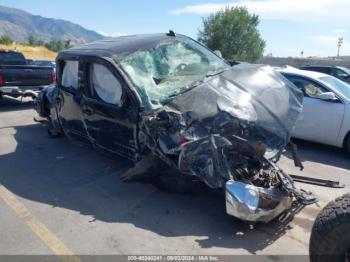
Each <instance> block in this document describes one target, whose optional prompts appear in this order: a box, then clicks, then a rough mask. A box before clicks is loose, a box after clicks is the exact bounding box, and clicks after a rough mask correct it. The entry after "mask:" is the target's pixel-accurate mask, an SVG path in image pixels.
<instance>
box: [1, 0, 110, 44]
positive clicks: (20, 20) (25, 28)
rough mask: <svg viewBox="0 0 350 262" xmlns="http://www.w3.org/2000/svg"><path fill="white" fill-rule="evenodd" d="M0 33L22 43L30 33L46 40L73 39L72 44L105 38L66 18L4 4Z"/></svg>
mask: <svg viewBox="0 0 350 262" xmlns="http://www.w3.org/2000/svg"><path fill="white" fill-rule="evenodd" d="M0 35H9V36H10V37H11V38H12V39H13V40H15V41H16V42H21V43H26V42H27V40H28V37H29V36H30V35H32V36H34V37H35V38H37V39H40V40H42V41H44V42H49V41H51V40H71V43H72V44H84V43H88V42H92V41H95V40H100V39H103V38H104V37H103V36H102V35H100V34H98V33H97V32H95V31H92V30H88V29H85V28H84V27H82V26H80V25H77V24H74V23H71V22H68V21H65V20H61V19H53V18H45V17H42V16H38V15H32V14H30V13H28V12H25V11H23V10H20V9H16V8H9V7H4V6H0Z"/></svg>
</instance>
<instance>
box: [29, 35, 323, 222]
mask: <svg viewBox="0 0 350 262" xmlns="http://www.w3.org/2000/svg"><path fill="white" fill-rule="evenodd" d="M35 108H36V110H37V111H38V113H39V115H40V116H41V117H44V118H47V119H48V120H49V133H50V134H51V135H52V136H58V135H61V134H64V135H65V136H68V137H74V138H79V139H83V140H86V141H88V142H89V143H90V144H91V145H92V146H93V147H94V148H96V149H100V150H101V149H102V150H103V151H106V152H109V153H111V154H117V155H121V156H123V157H125V158H128V159H130V160H132V161H134V162H135V163H137V162H140V161H142V159H145V157H146V156H149V155H153V156H155V157H156V158H157V159H159V160H160V161H161V162H162V163H165V164H166V165H167V166H168V167H169V169H171V168H172V169H176V170H177V175H178V176H179V177H191V178H194V179H197V180H201V181H202V182H204V183H205V184H206V185H208V186H209V187H210V188H213V189H220V188H222V189H225V192H226V208H227V213H228V214H230V215H232V216H235V217H237V218H239V219H242V220H246V221H263V222H269V221H270V220H272V219H274V218H275V217H277V216H278V215H280V214H281V213H283V212H284V211H286V210H288V209H289V208H290V207H291V206H292V203H293V202H294V201H297V202H299V203H301V204H310V203H314V202H315V201H316V198H315V197H314V196H313V195H312V194H311V193H306V192H305V191H302V190H298V189H296V187H295V185H294V182H293V180H292V179H291V178H290V176H289V175H287V174H285V173H284V172H283V171H282V170H281V169H280V168H279V167H278V166H277V165H276V162H277V161H278V159H279V157H280V155H281V153H282V151H283V150H284V148H285V147H286V145H287V144H288V143H289V140H290V135H291V130H292V129H293V127H294V124H295V122H296V120H297V118H298V115H299V113H300V112H301V110H302V93H301V92H300V91H299V90H298V89H297V88H296V87H295V86H294V85H293V84H291V83H290V82H289V81H287V80H286V79H285V78H283V77H282V76H281V75H280V74H279V73H276V72H275V71H274V70H273V69H272V68H271V67H268V66H261V65H249V64H246V65H245V64H243V65H238V66H234V67H231V66H230V65H229V64H228V63H226V62H225V61H224V60H223V59H222V58H220V57H218V56H217V55H215V54H214V53H213V52H211V51H210V50H208V49H207V48H206V47H204V46H202V45H201V44H199V43H198V42H196V41H194V40H192V39H191V38H188V37H186V36H183V35H175V34H174V33H172V32H170V33H169V34H152V35H137V36H125V37H119V38H117V39H115V40H108V41H107V40H105V41H99V42H94V43H90V44H86V45H83V46H80V47H75V48H72V49H69V50H65V51H63V52H61V53H60V54H59V55H58V58H57V86H51V87H48V88H47V89H45V90H44V91H42V92H41V93H40V94H39V96H38V97H37V99H36V100H35ZM160 175H162V174H160ZM164 176H166V174H164Z"/></svg>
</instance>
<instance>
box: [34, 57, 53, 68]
mask: <svg viewBox="0 0 350 262" xmlns="http://www.w3.org/2000/svg"><path fill="white" fill-rule="evenodd" d="M33 64H34V65H37V66H49V67H52V68H54V69H55V70H56V62H55V61H51V60H46V59H36V60H33Z"/></svg>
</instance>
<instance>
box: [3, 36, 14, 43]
mask: <svg viewBox="0 0 350 262" xmlns="http://www.w3.org/2000/svg"><path fill="white" fill-rule="evenodd" d="M12 43H13V40H12V38H11V37H9V36H8V35H2V36H0V44H3V45H11V44H12Z"/></svg>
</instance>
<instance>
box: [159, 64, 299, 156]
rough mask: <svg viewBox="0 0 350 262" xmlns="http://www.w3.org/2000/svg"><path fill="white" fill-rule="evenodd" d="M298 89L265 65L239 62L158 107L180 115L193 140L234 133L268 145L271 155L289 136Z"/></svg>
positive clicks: (296, 108) (283, 144)
mask: <svg viewBox="0 0 350 262" xmlns="http://www.w3.org/2000/svg"><path fill="white" fill-rule="evenodd" d="M302 98H303V95H302V93H301V92H300V91H299V90H298V89H297V88H296V87H295V86H294V85H293V84H291V83H290V82H289V81H288V80H286V79H285V78H284V77H283V76H282V75H281V74H279V73H278V72H276V71H274V70H273V69H272V68H271V67H269V66H262V65H240V66H235V67H232V68H231V69H229V70H227V71H224V72H223V73H221V74H219V75H217V76H214V77H210V78H208V81H205V82H203V83H202V84H200V85H198V86H196V87H195V88H193V89H191V90H189V91H187V92H185V93H182V94H180V95H178V96H177V97H175V98H174V99H173V100H171V101H170V102H169V103H168V104H167V105H166V106H164V108H162V110H165V111H167V112H174V113H175V112H178V113H180V114H181V120H180V121H179V123H178V124H179V125H182V126H183V128H185V129H186V133H187V135H190V136H191V137H192V139H200V138H203V137H207V136H208V135H222V136H225V134H229V135H235V136H238V137H241V138H243V139H246V140H248V141H250V142H259V143H263V144H265V145H266V147H267V148H266V149H267V150H266V155H265V157H266V158H273V157H275V156H276V155H277V153H278V152H280V151H281V150H283V149H284V147H285V146H286V144H287V143H288V142H289V140H290V136H291V131H292V129H293V128H294V125H295V123H296V121H297V118H298V116H299V114H300V112H301V110H302Z"/></svg>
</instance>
